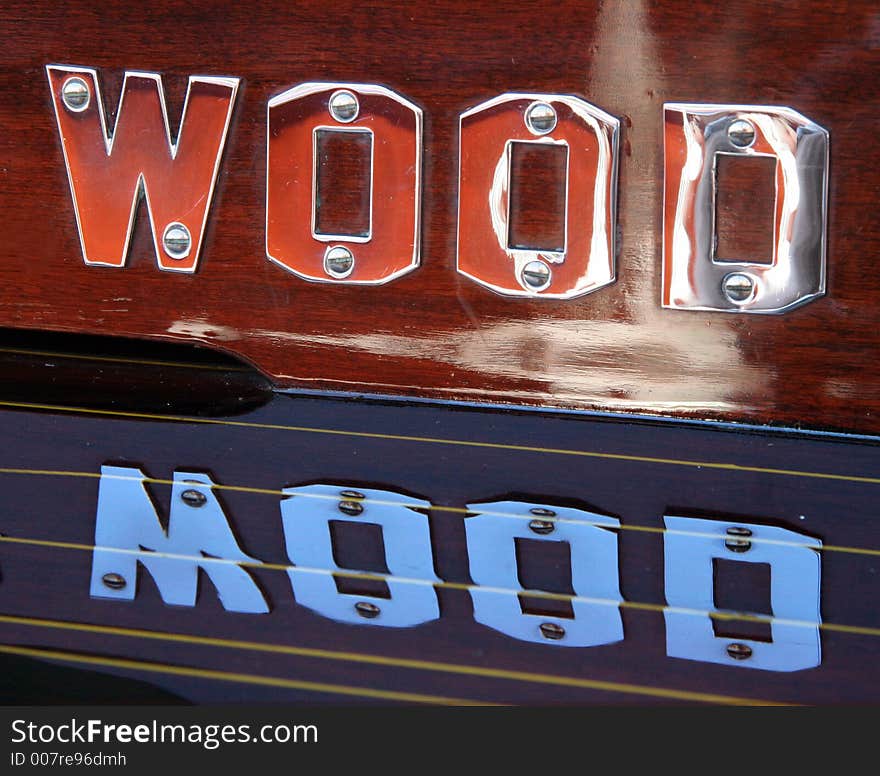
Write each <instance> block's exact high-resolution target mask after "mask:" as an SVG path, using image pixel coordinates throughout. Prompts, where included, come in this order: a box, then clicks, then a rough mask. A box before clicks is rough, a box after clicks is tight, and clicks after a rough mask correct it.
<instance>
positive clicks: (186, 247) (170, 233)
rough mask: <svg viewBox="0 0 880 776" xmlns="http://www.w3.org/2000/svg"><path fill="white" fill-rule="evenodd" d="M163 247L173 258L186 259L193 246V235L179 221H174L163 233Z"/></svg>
mask: <svg viewBox="0 0 880 776" xmlns="http://www.w3.org/2000/svg"><path fill="white" fill-rule="evenodd" d="M162 247H163V248H164V249H165V253H167V254H168V255H169V256H170V257H171V258H172V259H185V258H186V257H187V256H189V252H190V249H191V248H192V237H191V236H190V233H189V229H187V228H186V227H185V226H184V225H183V224H181V223H180V222H179V221H173V222H172V223H170V224H168V226H166V227H165V231H164V232H163V233H162Z"/></svg>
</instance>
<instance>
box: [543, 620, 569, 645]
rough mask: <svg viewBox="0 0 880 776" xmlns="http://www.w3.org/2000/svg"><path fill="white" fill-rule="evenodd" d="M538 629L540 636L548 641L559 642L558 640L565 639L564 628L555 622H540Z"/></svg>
mask: <svg viewBox="0 0 880 776" xmlns="http://www.w3.org/2000/svg"><path fill="white" fill-rule="evenodd" d="M538 628H539V629H540V631H541V635H542V636H543V637H544V638H545V639H550V641H559V639H562V638H565V628H563V627H562V626H561V625H557V624H556V623H555V622H542V623H541V624H540V625H539V626H538Z"/></svg>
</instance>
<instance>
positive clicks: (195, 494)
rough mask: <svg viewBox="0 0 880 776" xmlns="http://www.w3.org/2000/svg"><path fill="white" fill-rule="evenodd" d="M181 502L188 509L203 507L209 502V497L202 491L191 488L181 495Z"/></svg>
mask: <svg viewBox="0 0 880 776" xmlns="http://www.w3.org/2000/svg"><path fill="white" fill-rule="evenodd" d="M180 500H181V501H182V502H183V503H184V504H186V505H187V506H188V507H203V506H205V504H206V503H207V502H208V497H207V496H206V495H205V494H204V493H202V491H200V490H195V489H193V488H190V489H189V490H185V491H183V493H181V494H180Z"/></svg>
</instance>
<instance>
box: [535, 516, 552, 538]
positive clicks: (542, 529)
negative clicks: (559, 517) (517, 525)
mask: <svg viewBox="0 0 880 776" xmlns="http://www.w3.org/2000/svg"><path fill="white" fill-rule="evenodd" d="M529 528H530V529H531V531H532V533H536V534H541V535H542V536H544V535H546V534H550V533H553V530H554V529H555V528H556V526H555V525H554V524H553V521H552V520H532V521H530V522H529Z"/></svg>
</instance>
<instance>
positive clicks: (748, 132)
mask: <svg viewBox="0 0 880 776" xmlns="http://www.w3.org/2000/svg"><path fill="white" fill-rule="evenodd" d="M727 139H728V140H729V141H730V142H731V143H732V144H733V145H735V146H736V147H737V148H748V147H749V146H750V145H751V144H752V143H754V142H755V128H754V127H753V126H752V122H751V121H746V120H745V119H734V120H733V121H731V122H730V124H728V125H727Z"/></svg>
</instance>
